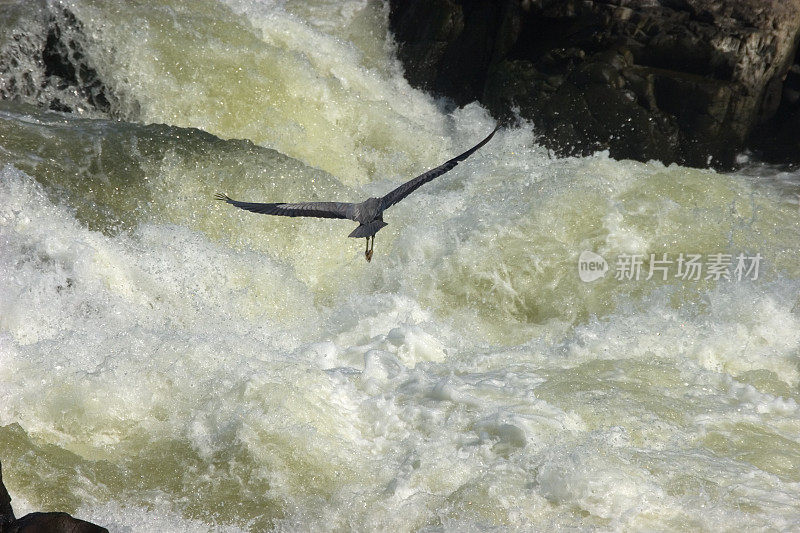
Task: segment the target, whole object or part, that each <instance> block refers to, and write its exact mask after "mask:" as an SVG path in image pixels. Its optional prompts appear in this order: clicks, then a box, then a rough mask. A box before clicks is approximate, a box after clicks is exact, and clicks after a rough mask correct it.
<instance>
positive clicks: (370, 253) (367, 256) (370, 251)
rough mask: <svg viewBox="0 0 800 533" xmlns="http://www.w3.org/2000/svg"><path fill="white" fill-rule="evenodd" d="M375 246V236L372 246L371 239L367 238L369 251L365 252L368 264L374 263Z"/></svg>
mask: <svg viewBox="0 0 800 533" xmlns="http://www.w3.org/2000/svg"><path fill="white" fill-rule="evenodd" d="M374 246H375V235H373V236H372V246H370V243H369V237H367V249H366V251H365V252H364V257H366V258H367V262H369V261H372V248H373V247H374Z"/></svg>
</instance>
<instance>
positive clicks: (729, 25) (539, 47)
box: [390, 0, 800, 168]
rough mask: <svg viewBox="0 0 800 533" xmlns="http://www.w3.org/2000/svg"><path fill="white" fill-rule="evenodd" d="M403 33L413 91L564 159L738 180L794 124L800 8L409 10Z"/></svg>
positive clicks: (394, 15) (700, 2)
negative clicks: (514, 127) (748, 151)
mask: <svg viewBox="0 0 800 533" xmlns="http://www.w3.org/2000/svg"><path fill="white" fill-rule="evenodd" d="M390 23H391V27H392V29H393V31H394V32H395V36H396V38H397V40H398V42H399V45H400V46H399V56H400V59H401V61H402V62H403V64H404V65H405V68H406V73H407V76H408V79H409V81H410V82H411V83H412V84H414V85H417V86H419V87H422V88H425V89H428V90H431V91H433V92H434V93H438V94H442V95H445V96H448V97H450V98H451V99H453V100H454V101H455V102H456V103H457V104H459V105H463V104H465V103H467V102H469V101H472V100H475V99H478V100H480V101H481V102H482V103H483V104H485V105H486V106H487V107H488V108H489V109H490V110H491V111H492V113H494V114H495V115H497V116H498V117H500V118H502V119H505V120H513V119H514V118H515V117H516V116H520V117H522V118H525V119H530V120H531V121H532V122H533V123H534V124H535V126H536V130H537V132H538V133H539V134H540V136H541V141H542V142H543V143H544V144H545V145H546V146H548V147H550V148H552V149H554V150H555V151H556V152H557V153H559V154H561V155H586V154H589V153H592V152H594V151H596V150H605V149H607V150H609V151H610V153H611V155H612V156H613V157H617V158H632V159H639V160H648V159H658V160H661V161H663V162H664V163H672V162H678V163H682V164H687V165H691V166H700V167H706V166H709V165H712V166H716V167H720V168H730V167H731V166H733V165H734V162H735V157H736V154H737V153H738V152H739V151H741V150H743V149H744V148H745V147H747V146H748V144H752V140H753V139H754V138H755V136H759V137H760V136H763V135H765V132H767V133H768V132H770V131H774V130H775V128H776V127H777V125H778V124H780V123H782V120H781V116H783V115H785V116H788V115H789V114H790V111H791V110H788V108H786V106H785V105H784V104H782V102H784V101H785V100H786V94H787V91H786V90H785V84H784V80H785V79H786V80H789V78H787V74H791V71H790V67H792V65H793V60H794V51H795V48H796V46H797V39H798V34H799V33H798V32H799V31H800V0H787V1H785V2H780V3H778V2H773V3H769V4H766V3H764V2H761V1H759V0H605V1H600V0H585V1H584V0H580V1H578V0H566V1H563V0H562V1H554V0H502V1H491V2H490V1H488V0H438V1H435V2H428V1H424V0H408V1H403V2H400V1H393V2H391V11H390ZM796 70H798V72H800V69H796ZM786 83H789V81H787V82H786ZM792 83H794V82H792ZM792 90H793V91H795V92H797V91H796V90H795V89H792ZM792 94H795V93H792ZM798 95H800V93H798ZM795 101H796V100H795ZM789 123H790V124H792V125H795V124H797V119H796V118H795V119H791V120H789ZM784 130H787V131H788V130H789V128H784ZM789 135H790V136H794V137H795V138H797V137H798V135H799V134H798V133H797V132H795V133H791V132H789ZM775 151H776V150H773V151H772V152H775ZM762 152H763V153H764V154H765V155H767V156H770V157H773V158H776V159H777V158H778V156H777V155H776V154H774V153H772V152H770V151H769V150H762ZM796 157H797V158H798V161H800V156H796Z"/></svg>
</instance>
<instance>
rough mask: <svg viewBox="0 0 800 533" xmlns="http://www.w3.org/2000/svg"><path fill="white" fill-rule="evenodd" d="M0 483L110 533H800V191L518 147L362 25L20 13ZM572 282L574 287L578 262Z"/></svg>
mask: <svg viewBox="0 0 800 533" xmlns="http://www.w3.org/2000/svg"><path fill="white" fill-rule="evenodd" d="M0 22H1V23H2V26H1V27H0V94H2V96H3V97H4V100H3V101H0V461H2V465H3V474H4V480H5V483H6V485H7V486H8V488H9V491H10V492H11V495H12V497H13V499H14V500H13V503H14V505H15V510H16V511H17V514H18V515H22V514H24V513H25V512H29V511H33V510H62V511H67V512H70V513H73V514H75V515H76V516H78V517H80V518H83V519H88V520H91V521H94V522H96V523H98V524H101V525H104V526H106V527H108V528H109V529H110V530H111V531H123V532H124V531H129V532H133V531H137V532H138V531H209V530H214V531H265V530H271V529H277V530H284V531H309V530H316V531H326V530H337V531H350V530H359V531H370V530H384V531H459V532H460V531H487V530H491V531H496V530H519V531H550V530H556V529H564V530H576V529H577V530H596V531H642V530H645V531H655V530H657V531H692V530H693V531H698V530H718V531H733V530H738V531H745V530H749V531H764V530H770V531H772V530H775V531H781V530H782V531H788V530H797V529H798V528H800V406H798V401H800V306H799V305H798V304H799V303H800V300H799V299H798V295H799V294H800V293H799V292H798V290H799V289H800V257H798V256H799V255H800V252H799V251H798V250H800V212H799V211H798V207H799V206H798V192H800V175H798V174H793V173H790V172H782V171H780V170H776V169H771V168H767V167H760V166H757V165H753V166H751V167H750V168H749V169H748V170H746V171H743V172H739V173H736V174H733V175H725V174H721V173H717V172H714V171H712V170H698V169H689V168H683V167H679V166H674V165H673V166H669V167H665V166H664V165H662V164H660V163H657V162H651V163H637V162H631V161H615V160H613V159H610V158H609V157H608V156H607V155H606V154H603V153H598V154H596V155H594V156H592V157H586V158H571V159H559V158H556V157H554V156H552V154H550V153H548V151H547V150H545V149H543V148H541V147H540V146H539V145H538V144H537V143H536V137H535V130H534V128H533V127H532V126H531V125H530V124H525V123H520V124H518V125H517V126H516V127H509V128H505V129H501V130H500V131H499V132H498V133H497V134H496V135H495V137H494V139H492V141H491V142H490V143H489V144H487V145H486V146H485V147H484V148H482V149H481V150H480V151H479V152H477V153H476V154H475V155H473V156H472V157H471V158H470V159H468V160H467V161H465V162H464V163H462V164H461V165H459V166H458V167H457V168H456V169H454V170H453V171H451V172H450V173H448V174H446V175H444V176H442V177H440V178H438V179H437V180H435V181H433V182H431V183H429V184H427V185H425V186H424V187H422V188H420V189H419V190H418V191H417V192H415V193H414V194H412V195H411V196H410V197H408V198H407V199H406V200H404V201H403V202H402V203H400V204H398V205H397V206H394V207H392V208H391V209H389V210H388V211H387V212H386V213H385V217H384V218H385V220H386V222H388V224H389V225H388V226H387V227H386V228H385V229H383V230H382V231H381V232H380V233H379V234H378V235H377V237H376V240H375V256H374V257H373V259H372V262H371V263H367V262H366V261H364V242H363V240H362V239H359V240H356V239H348V238H347V234H348V233H350V231H352V230H353V228H354V227H355V225H354V223H353V222H351V221H342V220H330V219H293V218H283V217H269V216H263V215H256V214H252V213H248V212H244V211H241V210H238V209H235V208H233V207H231V206H229V205H225V204H223V203H221V202H215V201H214V200H213V197H214V194H215V193H217V192H225V193H227V194H229V195H230V196H231V197H233V198H236V199H241V200H249V201H273V202H275V201H302V200H339V201H361V200H363V199H365V198H367V197H369V196H379V195H383V194H385V193H386V192H388V191H389V190H391V189H392V188H394V187H396V186H397V185H399V184H400V183H402V182H403V181H405V180H407V179H409V178H411V177H413V176H415V175H417V174H419V173H421V172H423V171H424V170H427V169H429V168H432V167H434V166H437V165H439V164H441V163H442V162H444V161H446V160H447V159H449V158H450V157H452V156H454V155H456V154H458V153H460V152H462V151H464V150H465V149H467V148H469V147H470V146H472V145H474V144H475V143H476V142H478V141H479V140H480V139H482V138H483V137H485V136H486V135H487V134H488V133H489V132H490V131H491V130H492V128H493V127H494V125H495V122H494V120H493V119H492V117H491V116H490V115H489V114H488V113H487V111H486V110H485V109H483V108H482V107H481V106H480V105H478V104H477V103H474V104H470V105H467V106H465V107H463V108H457V107H454V106H453V105H452V104H451V103H449V102H447V101H441V100H437V99H436V98H434V97H433V96H431V95H428V94H426V93H424V92H421V91H419V90H416V89H414V88H412V87H410V86H409V85H408V84H407V82H406V81H405V80H404V78H403V72H402V67H401V66H400V65H399V63H398V62H397V60H396V57H395V49H394V44H393V41H392V37H391V35H390V34H389V32H388V29H387V7H386V6H385V5H384V4H383V3H381V2H379V1H367V0H348V1H342V0H315V1H313V2H309V1H300V0H284V1H274V2H270V1H266V0H261V1H256V0H225V1H223V0H219V1H216V0H198V1H192V2H181V1H178V0H165V1H162V2H156V1H155V0H137V1H131V2H114V1H104V0H75V1H71V2H65V3H58V2H55V1H52V2H51V1H36V2H34V1H30V0H3V1H0ZM579 259H581V260H580V261H579Z"/></svg>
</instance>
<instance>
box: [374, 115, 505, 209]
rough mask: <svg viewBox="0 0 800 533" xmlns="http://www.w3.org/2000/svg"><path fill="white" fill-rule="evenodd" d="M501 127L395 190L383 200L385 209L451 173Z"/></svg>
mask: <svg viewBox="0 0 800 533" xmlns="http://www.w3.org/2000/svg"><path fill="white" fill-rule="evenodd" d="M499 127H500V126H497V127H496V128H495V129H493V130H492V133H490V134H489V136H488V137H486V138H485V139H484V140H482V141H481V142H479V143H478V144H476V145H475V146H473V147H472V148H470V149H469V150H467V151H466V152H464V153H463V154H461V155H459V156H456V157H454V158H453V159H451V160H450V161H448V162H447V163H445V164H443V165H440V166H438V167H436V168H434V169H431V170H429V171H427V172H426V173H424V174H420V175H419V176H417V177H416V178H414V179H412V180H410V181H407V182H405V183H404V184H402V185H401V186H399V187H398V188H396V189H395V190H393V191H392V192H390V193H389V194H387V195H386V196H384V197H383V198H381V201H382V207H383V209H386V208H388V207H390V206H393V205H394V204H396V203H397V202H399V201H400V200H402V199H403V198H405V197H406V196H408V195H409V194H411V193H412V192H414V191H416V190H417V189H418V188H419V187H420V186H422V185H424V184H426V183H428V182H429V181H431V180H432V179H434V178H438V177H439V176H441V175H442V174H444V173H445V172H449V171H450V170H452V169H453V167H455V166H456V165H457V164H458V163H459V162H460V161H463V160H465V159H466V158H468V157H469V156H471V155H472V154H473V153H474V152H475V151H476V150H478V149H479V148H480V147H481V146H483V145H484V144H486V143H488V142H489V139H491V138H492V136H493V135H494V134H495V132H497V129H498V128H499Z"/></svg>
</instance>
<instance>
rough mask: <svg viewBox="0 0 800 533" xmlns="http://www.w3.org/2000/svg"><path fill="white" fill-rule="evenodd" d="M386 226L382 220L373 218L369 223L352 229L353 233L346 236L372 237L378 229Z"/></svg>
mask: <svg viewBox="0 0 800 533" xmlns="http://www.w3.org/2000/svg"><path fill="white" fill-rule="evenodd" d="M384 226H388V224H387V223H386V222H384V221H383V220H373V221H372V222H370V223H369V224H361V225H360V226H359V227H357V228H356V229H354V230H353V233H351V234H350V235H348V237H356V238H364V237H372V236H373V235H375V234H376V233H378V230H380V229H381V228H382V227H384Z"/></svg>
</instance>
